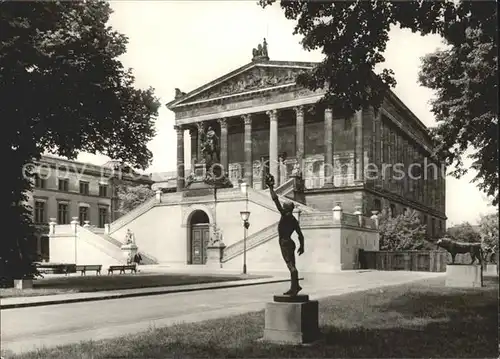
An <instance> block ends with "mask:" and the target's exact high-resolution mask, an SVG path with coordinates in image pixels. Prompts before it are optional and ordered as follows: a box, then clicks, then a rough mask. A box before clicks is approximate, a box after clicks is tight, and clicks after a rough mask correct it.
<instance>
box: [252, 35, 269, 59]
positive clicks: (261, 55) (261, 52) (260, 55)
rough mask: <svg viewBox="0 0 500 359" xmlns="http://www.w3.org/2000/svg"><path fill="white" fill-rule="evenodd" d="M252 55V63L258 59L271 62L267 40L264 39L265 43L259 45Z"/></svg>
mask: <svg viewBox="0 0 500 359" xmlns="http://www.w3.org/2000/svg"><path fill="white" fill-rule="evenodd" d="M252 55H253V58H252V61H254V60H258V59H263V60H269V55H268V52H267V41H266V39H264V42H263V43H262V44H259V45H257V48H254V49H253V50H252Z"/></svg>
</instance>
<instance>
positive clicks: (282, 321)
mask: <svg viewBox="0 0 500 359" xmlns="http://www.w3.org/2000/svg"><path fill="white" fill-rule="evenodd" d="M318 315H319V314H318V301H317V300H312V301H310V300H309V296H308V295H297V296H287V295H275V296H274V302H269V303H267V304H266V312H265V327H264V337H263V338H262V339H263V340H264V341H268V342H273V343H276V344H292V345H300V344H309V343H312V342H314V341H316V340H318V339H319V336H320V332H319V324H318Z"/></svg>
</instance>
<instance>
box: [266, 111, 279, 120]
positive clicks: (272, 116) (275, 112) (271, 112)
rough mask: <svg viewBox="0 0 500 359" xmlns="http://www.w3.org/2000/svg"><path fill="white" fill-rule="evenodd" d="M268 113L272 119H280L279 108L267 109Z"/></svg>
mask: <svg viewBox="0 0 500 359" xmlns="http://www.w3.org/2000/svg"><path fill="white" fill-rule="evenodd" d="M266 115H268V116H269V118H270V119H271V121H277V120H278V110H276V109H274V110H269V111H266Z"/></svg>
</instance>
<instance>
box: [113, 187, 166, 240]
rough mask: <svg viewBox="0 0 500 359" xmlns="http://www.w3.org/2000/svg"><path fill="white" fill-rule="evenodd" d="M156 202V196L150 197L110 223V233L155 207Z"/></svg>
mask: <svg viewBox="0 0 500 359" xmlns="http://www.w3.org/2000/svg"><path fill="white" fill-rule="evenodd" d="M156 202H157V201H156V197H155V196H153V197H151V198H150V199H148V200H147V201H146V202H144V203H143V204H141V205H139V206H137V207H135V208H134V209H133V210H131V211H130V212H127V213H126V214H125V215H123V216H121V217H120V218H118V219H117V220H116V221H114V222H112V223H110V225H109V232H110V233H112V232H116V231H117V230H119V229H120V228H122V227H123V226H125V225H126V224H127V223H129V222H131V221H133V220H134V219H136V218H137V217H139V216H140V215H142V214H144V213H145V212H147V211H148V210H149V209H151V208H153V207H154V205H155V204H156Z"/></svg>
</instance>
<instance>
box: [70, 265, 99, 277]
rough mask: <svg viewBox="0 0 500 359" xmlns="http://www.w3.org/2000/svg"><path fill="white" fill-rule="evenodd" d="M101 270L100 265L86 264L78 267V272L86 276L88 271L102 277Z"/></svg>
mask: <svg viewBox="0 0 500 359" xmlns="http://www.w3.org/2000/svg"><path fill="white" fill-rule="evenodd" d="M101 268H102V265H100V264H86V265H78V266H76V271H77V272H82V275H85V274H86V272H87V271H95V274H96V275H101Z"/></svg>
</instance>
